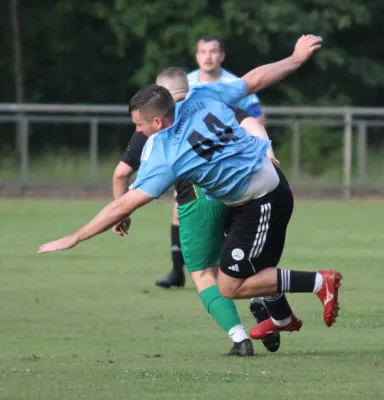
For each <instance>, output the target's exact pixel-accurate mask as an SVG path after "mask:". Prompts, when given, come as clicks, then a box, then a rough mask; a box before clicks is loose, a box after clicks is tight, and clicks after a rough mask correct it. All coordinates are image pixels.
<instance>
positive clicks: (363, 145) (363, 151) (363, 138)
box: [357, 122, 367, 186]
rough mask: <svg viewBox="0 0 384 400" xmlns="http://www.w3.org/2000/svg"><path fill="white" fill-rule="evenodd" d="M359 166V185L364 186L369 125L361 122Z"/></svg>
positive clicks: (358, 152) (358, 153)
mask: <svg viewBox="0 0 384 400" xmlns="http://www.w3.org/2000/svg"><path fill="white" fill-rule="evenodd" d="M357 164H358V168H359V184H360V185H361V186H364V185H365V183H366V176H367V124H366V123H365V122H359V136H358V148H357Z"/></svg>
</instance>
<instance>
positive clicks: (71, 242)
mask: <svg viewBox="0 0 384 400" xmlns="http://www.w3.org/2000/svg"><path fill="white" fill-rule="evenodd" d="M152 200H153V197H151V196H149V195H148V194H146V193H144V192H141V191H140V190H130V191H129V192H127V193H126V194H124V195H123V196H122V197H120V198H119V199H117V200H114V201H112V202H111V203H109V204H108V205H106V206H105V207H104V208H103V209H102V210H101V211H100V212H99V213H98V214H97V215H96V216H95V217H94V218H93V219H92V220H91V221H90V222H89V223H88V224H86V225H85V226H83V227H82V228H80V229H79V230H78V231H76V232H74V233H73V234H71V235H68V236H66V237H64V238H62V239H59V240H55V241H53V242H50V243H46V244H44V245H42V246H41V247H40V250H39V253H48V252H53V251H59V250H66V249H70V248H72V247H74V246H76V244H78V243H80V242H82V241H84V240H87V239H90V238H91V237H93V236H96V235H98V234H99V233H102V232H104V231H106V230H107V229H109V228H111V227H112V226H113V225H115V224H117V223H118V222H119V221H121V220H122V219H124V218H126V217H128V216H129V215H130V214H131V213H132V212H133V211H135V210H136V209H138V208H139V207H141V206H143V205H144V204H147V203H149V202H150V201H152Z"/></svg>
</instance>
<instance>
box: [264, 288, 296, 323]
mask: <svg viewBox="0 0 384 400" xmlns="http://www.w3.org/2000/svg"><path fill="white" fill-rule="evenodd" d="M264 302H265V305H266V306H267V309H268V311H269V314H270V315H271V317H272V318H273V319H275V320H276V321H282V320H283V319H285V318H288V317H290V316H291V315H292V309H291V307H290V305H289V303H288V300H287V298H286V297H285V294H284V293H278V294H277V295H276V296H267V297H264Z"/></svg>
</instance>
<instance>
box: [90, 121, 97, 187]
mask: <svg viewBox="0 0 384 400" xmlns="http://www.w3.org/2000/svg"><path fill="white" fill-rule="evenodd" d="M98 123H99V121H98V120H97V118H91V123H90V125H89V127H90V134H89V172H90V177H91V180H92V181H93V182H95V181H96V180H97V178H98V174H99V160H98V159H99V157H98V136H99V130H98Z"/></svg>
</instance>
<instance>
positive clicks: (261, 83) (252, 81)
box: [243, 57, 301, 94]
mask: <svg viewBox="0 0 384 400" xmlns="http://www.w3.org/2000/svg"><path fill="white" fill-rule="evenodd" d="M300 66H301V63H300V62H298V61H295V59H294V58H293V57H288V58H285V59H284V60H281V61H278V62H275V63H272V64H266V65H262V66H261V67H257V68H255V69H253V70H252V71H250V72H248V73H247V74H246V75H244V76H243V79H244V81H245V83H246V85H247V89H248V94H252V93H256V92H259V91H260V90H262V89H264V88H266V87H268V86H271V85H273V84H274V83H276V82H278V81H280V80H282V79H283V78H285V77H286V76H287V75H289V74H290V73H292V72H294V71H296V70H297V69H298V68H299V67H300Z"/></svg>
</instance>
